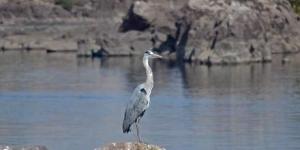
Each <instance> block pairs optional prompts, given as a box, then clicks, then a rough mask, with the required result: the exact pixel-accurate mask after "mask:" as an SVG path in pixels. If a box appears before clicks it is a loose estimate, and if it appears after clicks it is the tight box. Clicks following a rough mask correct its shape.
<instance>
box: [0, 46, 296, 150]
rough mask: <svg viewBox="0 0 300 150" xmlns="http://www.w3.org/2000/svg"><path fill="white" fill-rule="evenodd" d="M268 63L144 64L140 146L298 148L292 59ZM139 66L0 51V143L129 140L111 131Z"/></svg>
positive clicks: (69, 145)
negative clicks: (149, 79) (148, 93)
mask: <svg viewBox="0 0 300 150" xmlns="http://www.w3.org/2000/svg"><path fill="white" fill-rule="evenodd" d="M274 57H278V58H275V59H274V61H273V62H272V63H266V64H244V65H234V66H213V67H206V66H200V65H193V64H185V65H177V64H174V63H171V62H166V61H156V62H153V63H151V66H152V68H153V71H154V80H155V85H154V89H153V93H152V98H151V105H150V108H149V110H148V111H147V112H146V114H145V115H144V117H143V119H142V121H141V135H142V137H143V139H144V140H145V141H146V142H148V143H153V144H157V145H161V146H163V147H166V148H167V149H170V150H182V149H187V150H199V149H201V150H212V149H213V150H254V149H255V150H296V149H300V59H299V58H300V57H299V56H297V57H292V58H291V60H292V62H291V63H288V64H284V65H283V64H281V62H280V57H281V56H274ZM140 59H141V58H112V59H83V58H76V56H75V55H74V54H45V53H42V52H2V53H0V144H17V145H19V144H22V145H32V144H39V145H45V146H47V147H48V148H49V149H50V150H89V149H90V150H92V149H94V148H96V147H99V146H100V145H103V144H107V143H111V142H118V141H134V140H135V136H134V135H133V134H123V133H122V131H121V124H122V119H123V113H124V108H125V104H126V102H127V101H128V100H129V97H130V94H131V92H132V90H133V89H134V88H135V86H136V85H137V84H139V83H141V82H143V81H144V79H145V75H144V68H143V66H142V64H141V61H140Z"/></svg>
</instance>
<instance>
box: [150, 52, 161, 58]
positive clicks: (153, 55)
mask: <svg viewBox="0 0 300 150" xmlns="http://www.w3.org/2000/svg"><path fill="white" fill-rule="evenodd" d="M152 57H153V58H162V56H160V55H158V54H155V53H153V54H152Z"/></svg>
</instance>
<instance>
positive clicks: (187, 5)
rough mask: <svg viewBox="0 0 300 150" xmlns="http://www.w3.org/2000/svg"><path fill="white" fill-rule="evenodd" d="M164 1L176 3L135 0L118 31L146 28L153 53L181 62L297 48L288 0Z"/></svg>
mask: <svg viewBox="0 0 300 150" xmlns="http://www.w3.org/2000/svg"><path fill="white" fill-rule="evenodd" d="M168 2H173V4H174V3H176V4H178V5H177V6H178V7H174V5H172V3H169V4H165V3H164V4H160V3H163V2H159V1H156V0H149V1H135V2H134V3H133V4H132V6H131V8H130V9H129V11H128V14H127V16H126V17H125V19H124V21H123V23H122V24H121V26H120V29H121V31H122V32H128V31H132V30H139V31H144V32H145V33H147V32H150V33H151V34H152V37H153V38H152V39H151V40H152V44H153V45H152V46H153V47H154V48H155V49H156V50H157V51H159V52H164V51H168V52H169V53H166V54H170V53H176V56H177V59H180V60H185V61H200V62H204V63H205V62H206V63H243V62H253V61H255V62H256V61H270V60H271V59H272V56H271V53H285V52H299V51H300V44H299V40H300V22H299V19H298V20H297V17H298V16H297V15H296V14H295V13H294V12H293V10H292V7H291V5H290V3H289V2H288V0H253V1H245V0H213V1H212V0H189V1H185V2H178V1H176V0H169V1H168ZM208 51H211V52H208ZM208 54H209V55H208ZM211 55H213V56H211ZM204 56H207V57H206V58H205V57H204ZM212 58H214V59H213V60H215V61H211V60H212ZM210 61H211V62H210Z"/></svg>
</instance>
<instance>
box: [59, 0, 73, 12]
mask: <svg viewBox="0 0 300 150" xmlns="http://www.w3.org/2000/svg"><path fill="white" fill-rule="evenodd" d="M55 4H56V5H61V7H63V8H64V9H66V10H68V11H70V10H71V9H72V7H73V5H74V1H73V0H55Z"/></svg>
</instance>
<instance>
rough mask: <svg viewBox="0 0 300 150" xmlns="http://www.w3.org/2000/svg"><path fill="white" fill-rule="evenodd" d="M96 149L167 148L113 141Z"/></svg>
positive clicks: (141, 149) (145, 149)
mask: <svg viewBox="0 0 300 150" xmlns="http://www.w3.org/2000/svg"><path fill="white" fill-rule="evenodd" d="M95 150H166V149H165V148H161V147H159V146H156V145H149V144H144V143H131V142H127V143H111V144H109V145H106V146H104V147H102V148H96V149H95Z"/></svg>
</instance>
